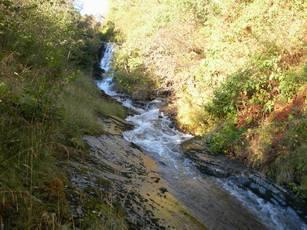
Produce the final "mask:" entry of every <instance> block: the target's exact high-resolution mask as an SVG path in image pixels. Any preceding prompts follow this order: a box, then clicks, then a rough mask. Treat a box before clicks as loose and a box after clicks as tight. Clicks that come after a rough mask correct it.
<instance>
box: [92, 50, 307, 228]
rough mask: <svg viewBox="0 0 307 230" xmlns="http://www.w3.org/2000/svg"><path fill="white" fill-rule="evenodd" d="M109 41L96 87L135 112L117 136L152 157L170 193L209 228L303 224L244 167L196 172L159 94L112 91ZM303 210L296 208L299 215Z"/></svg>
mask: <svg viewBox="0 0 307 230" xmlns="http://www.w3.org/2000/svg"><path fill="white" fill-rule="evenodd" d="M112 54H113V45H112V44H107V45H106V49H105V52H104V56H103V58H102V60H101V68H102V69H104V70H105V71H106V73H107V76H105V78H104V79H103V80H100V81H97V85H98V87H99V88H100V89H101V90H103V91H104V92H105V93H106V94H107V95H109V96H111V97H113V98H114V99H116V100H117V101H119V102H120V103H122V105H123V106H125V107H127V108H129V109H131V110H133V111H134V112H135V115H132V116H129V117H127V119H126V120H127V121H128V122H130V123H131V124H133V125H134V129H132V130H129V131H126V132H124V133H123V137H124V138H125V139H126V140H127V141H129V142H132V143H134V144H136V145H138V146H139V147H141V148H142V149H143V150H144V151H145V152H146V153H147V154H149V155H150V156H151V157H152V158H153V159H155V160H156V161H157V162H158V164H159V167H160V169H159V173H160V175H161V177H163V178H164V179H165V180H166V181H167V182H168V184H169V186H170V188H171V191H170V192H171V193H173V195H175V196H176V197H177V198H178V200H180V201H181V202H182V203H183V204H184V205H185V206H186V207H188V209H189V210H190V212H191V213H192V215H193V216H194V217H195V218H197V219H198V220H199V221H200V222H202V223H203V224H204V225H205V226H207V227H208V228H209V229H307V227H306V224H305V223H304V221H303V219H305V220H306V215H305V217H303V218H302V217H299V215H298V214H297V213H296V212H295V211H294V209H293V208H291V207H290V205H289V202H288V200H287V192H286V191H284V190H283V189H282V188H280V187H279V186H277V185H274V184H272V183H271V182H270V181H268V180H266V179H264V178H263V177H262V176H260V175H258V174H257V173H255V172H252V171H249V170H246V169H245V170H242V172H241V173H239V174H235V175H231V176H229V177H226V178H216V177H213V176H208V175H205V174H203V173H201V172H200V171H199V170H198V169H197V168H196V167H195V166H194V165H193V163H192V162H191V161H190V160H189V159H187V158H186V157H185V156H184V155H183V154H182V150H181V147H180V144H181V143H182V142H184V141H186V140H188V139H190V138H192V136H190V135H187V134H184V133H181V132H180V131H178V130H176V129H175V128H174V126H173V123H172V121H171V120H170V119H169V118H168V117H167V116H166V115H165V114H163V113H162V112H161V111H160V110H159V107H160V106H161V105H162V104H163V99H159V98H157V99H155V100H153V101H151V102H147V103H136V102H133V101H132V100H131V99H130V98H129V97H127V96H126V95H123V94H121V93H118V92H116V90H115V86H114V82H113V77H112V73H111V71H110V70H111V60H112ZM302 215H303V214H302V213H301V216H302Z"/></svg>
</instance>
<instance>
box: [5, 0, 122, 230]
mask: <svg viewBox="0 0 307 230" xmlns="http://www.w3.org/2000/svg"><path fill="white" fill-rule="evenodd" d="M99 27H100V25H99V24H97V23H96V22H95V20H94V19H93V18H91V17H81V16H80V15H79V13H78V12H77V11H76V10H75V9H74V7H73V6H72V2H71V1H69V0H52V1H40V0H4V1H1V2H0V69H1V72H0V200H1V202H0V226H2V227H3V226H4V227H5V229H41V228H42V229H49V228H52V229H55V228H60V227H63V228H64V227H66V228H67V227H72V226H73V218H72V214H71V213H70V209H69V205H68V200H67V195H66V187H67V185H69V181H68V180H67V176H66V174H65V172H64V171H63V170H59V168H58V166H57V162H58V158H60V159H67V157H69V156H74V155H75V156H77V155H78V154H85V153H86V151H87V149H86V146H85V145H84V143H83V141H82V140H81V138H82V136H83V135H85V134H100V133H102V132H103V124H102V123H101V121H100V120H99V116H107V115H117V116H124V111H123V110H122V109H121V108H119V106H118V105H116V104H114V103H112V102H108V101H105V100H103V99H102V98H101V96H100V94H99V91H98V90H97V89H95V87H94V86H93V82H92V80H91V79H90V77H89V76H90V75H89V74H88V73H89V72H90V69H91V67H92V65H93V61H95V60H94V58H93V57H95V56H96V55H95V54H96V52H97V50H98V45H99V44H100V42H101V40H100V39H101V37H100V35H99ZM100 208H103V209H104V210H105V209H107V210H108V214H107V216H106V218H107V219H108V218H109V219H108V220H107V222H110V218H111V220H112V218H114V220H113V221H112V222H114V223H116V221H117V219H118V221H119V222H120V221H122V220H119V218H118V217H116V218H117V219H116V218H115V216H117V214H116V212H117V211H116V210H113V209H112V208H111V207H110V206H109V205H106V204H104V203H101V205H100ZM113 214H114V215H113ZM92 220H93V218H91V221H92ZM113 225H114V224H113ZM0 228H1V227H0Z"/></svg>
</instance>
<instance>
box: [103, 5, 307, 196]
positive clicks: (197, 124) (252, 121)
mask: <svg viewBox="0 0 307 230" xmlns="http://www.w3.org/2000/svg"><path fill="white" fill-rule="evenodd" d="M112 2H113V8H112V10H111V14H110V15H109V17H108V20H109V22H108V24H107V26H106V27H105V32H110V31H111V32H113V33H114V36H113V39H114V40H115V41H117V42H118V44H119V47H118V48H117V49H116V57H115V60H114V66H115V77H116V80H117V82H118V85H119V88H120V89H121V90H123V91H125V92H127V93H130V94H132V96H133V97H134V98H136V99H144V98H151V97H152V95H154V94H155V93H156V92H166V94H167V95H168V97H169V102H170V104H169V108H168V110H169V112H170V113H172V114H173V115H174V117H175V118H176V121H177V123H178V125H179V126H180V127H181V128H182V129H183V130H186V131H188V132H191V133H193V134H195V135H199V136H201V137H203V140H204V142H205V143H206V144H207V145H208V146H209V148H210V150H211V151H212V152H214V153H225V154H227V155H228V156H230V157H234V158H239V159H241V160H242V161H244V162H246V163H247V164H248V165H250V166H252V167H255V168H258V169H261V170H262V171H263V172H265V173H266V174H267V175H269V176H271V177H272V178H273V179H274V180H275V181H277V182H279V183H281V184H283V185H287V186H289V187H290V188H291V189H292V190H293V191H295V192H296V193H297V194H298V195H301V196H303V197H305V198H306V197H307V196H306V194H307V193H306V191H307V151H306V150H307V149H306V148H307V146H306V139H307V136H306V133H307V132H306V108H305V104H306V90H307V88H306V87H307V84H306V83H307V75H306V74H307V73H306V71H307V69H306V67H305V61H306V59H305V56H304V48H305V44H306V43H305V42H306V37H305V34H306V24H305V20H304V19H305V17H304V11H305V10H306V9H305V6H304V4H303V2H302V1H284V0H267V1H263V0H251V1H248V0H242V1H234V0H226V1H217V0H206V1H197V0H176V1H175V0H159V1H156V0H148V1H141V0H128V1H127V0H125V1H123V0H114V1H112ZM157 89H158V90H157Z"/></svg>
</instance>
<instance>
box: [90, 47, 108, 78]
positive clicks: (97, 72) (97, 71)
mask: <svg viewBox="0 0 307 230" xmlns="http://www.w3.org/2000/svg"><path fill="white" fill-rule="evenodd" d="M105 50H106V43H105V42H102V44H101V46H100V47H99V49H98V51H97V59H96V60H97V61H96V62H95V63H94V65H93V71H92V75H93V78H94V79H95V80H101V79H102V78H103V74H104V73H105V70H104V69H102V68H101V67H100V60H101V59H102V57H103V55H104V52H105Z"/></svg>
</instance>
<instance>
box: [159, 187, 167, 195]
mask: <svg viewBox="0 0 307 230" xmlns="http://www.w3.org/2000/svg"><path fill="white" fill-rule="evenodd" d="M159 190H160V192H161V193H162V194H164V193H166V192H167V188H164V187H161V188H159Z"/></svg>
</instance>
